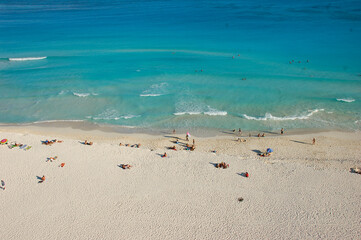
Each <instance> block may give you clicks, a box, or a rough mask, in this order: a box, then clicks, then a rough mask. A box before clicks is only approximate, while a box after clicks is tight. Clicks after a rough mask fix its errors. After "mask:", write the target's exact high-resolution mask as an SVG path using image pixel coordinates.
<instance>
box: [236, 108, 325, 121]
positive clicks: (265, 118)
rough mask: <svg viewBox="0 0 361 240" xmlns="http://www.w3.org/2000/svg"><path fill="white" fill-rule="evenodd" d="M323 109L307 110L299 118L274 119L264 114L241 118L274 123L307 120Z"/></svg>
mask: <svg viewBox="0 0 361 240" xmlns="http://www.w3.org/2000/svg"><path fill="white" fill-rule="evenodd" d="M322 111H324V109H315V110H309V111H308V112H309V113H308V114H305V115H301V116H290V117H275V116H273V115H272V114H270V113H266V114H265V116H264V117H252V116H248V115H247V114H243V115H242V116H243V117H244V118H245V119H248V120H256V121H267V120H275V121H289V120H305V119H309V118H310V117H311V116H312V115H313V114H315V113H318V112H322Z"/></svg>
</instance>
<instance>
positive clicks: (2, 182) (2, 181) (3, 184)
mask: <svg viewBox="0 0 361 240" xmlns="http://www.w3.org/2000/svg"><path fill="white" fill-rule="evenodd" d="M0 188H1V189H2V190H5V182H4V180H1V187H0Z"/></svg>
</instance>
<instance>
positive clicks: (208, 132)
mask: <svg viewBox="0 0 361 240" xmlns="http://www.w3.org/2000/svg"><path fill="white" fill-rule="evenodd" d="M62 128H63V129H69V128H70V129H73V130H75V131H78V130H80V131H81V132H83V133H85V132H89V133H91V132H94V131H98V132H103V133H104V134H106V135H109V136H110V135H116V134H118V135H123V134H129V135H132V134H141V135H149V136H156V137H157V136H158V137H160V136H162V135H165V134H172V131H173V129H169V128H168V129H167V128H149V127H137V126H122V125H112V124H99V123H93V122H88V121H86V120H54V121H42V122H32V123H0V130H1V129H14V130H15V131H17V129H18V130H20V129H24V130H25V129H26V130H27V131H30V132H31V130H33V131H34V132H38V133H49V131H54V133H59V129H62ZM175 130H176V134H183V135H185V134H186V133H187V132H191V134H192V135H194V136H195V137H197V138H210V137H222V136H229V135H233V136H235V137H240V136H239V134H238V129H235V130H236V131H235V132H234V133H233V132H232V130H231V129H217V128H194V127H192V128H188V129H186V128H176V129H175ZM280 130H281V129H277V130H245V131H243V130H242V137H244V138H248V137H249V134H251V136H252V137H257V134H258V133H261V134H262V133H265V135H266V136H267V137H276V136H281V134H280ZM60 132H61V131H60ZM327 132H344V133H355V132H359V131H358V130H349V129H340V128H329V129H321V128H294V129H285V133H286V134H287V135H288V136H292V135H305V134H319V133H327ZM67 136H69V135H68V134H67ZM89 136H90V135H89Z"/></svg>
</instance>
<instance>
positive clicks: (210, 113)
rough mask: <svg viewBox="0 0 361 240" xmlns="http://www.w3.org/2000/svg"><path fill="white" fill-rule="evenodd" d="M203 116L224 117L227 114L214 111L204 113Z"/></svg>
mask: <svg viewBox="0 0 361 240" xmlns="http://www.w3.org/2000/svg"><path fill="white" fill-rule="evenodd" d="M204 114H205V115H209V116H225V115H227V114H228V113H227V112H225V111H214V112H204Z"/></svg>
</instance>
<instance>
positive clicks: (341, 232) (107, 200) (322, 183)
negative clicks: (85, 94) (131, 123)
mask: <svg viewBox="0 0 361 240" xmlns="http://www.w3.org/2000/svg"><path fill="white" fill-rule="evenodd" d="M177 136H179V137H183V134H182V135H177ZM5 137H6V138H8V139H9V140H10V141H16V142H20V143H24V144H29V145H32V146H33V147H32V148H31V149H30V150H28V151H23V150H20V149H19V148H14V149H9V148H8V147H7V146H0V156H1V157H0V179H3V180H4V181H5V183H6V190H5V191H2V190H0V200H1V204H0V212H1V218H0V226H1V227H0V239H320V238H322V239H360V236H361V175H359V174H354V173H350V172H349V169H350V168H351V167H354V166H357V165H358V166H361V141H360V140H361V134H360V133H342V132H325V133H318V134H316V135H294V136H288V135H285V136H280V137H266V138H260V139H258V138H252V139H248V140H247V142H246V143H239V142H236V141H234V140H235V139H236V137H235V136H234V135H224V136H219V137H214V138H203V139H196V144H197V149H196V150H195V151H194V152H190V151H185V150H178V151H173V150H167V149H166V148H165V146H172V145H175V144H173V143H171V142H170V140H173V139H172V138H167V137H163V136H147V135H140V134H133V135H132V134H128V135H117V134H111V133H107V134H106V133H102V132H99V131H88V132H86V131H80V130H73V129H67V128H61V129H60V128H57V129H54V128H52V129H51V128H34V127H32V128H31V127H17V128H4V127H2V128H0V138H1V139H2V138H5ZM312 137H316V145H315V146H313V145H310V144H308V143H311V141H312ZM54 138H56V139H61V140H64V142H63V143H56V144H54V145H52V146H45V145H41V143H40V140H45V139H54ZM85 138H87V139H88V140H92V141H94V142H95V143H94V145H93V146H85V145H82V144H80V143H79V141H80V140H84V139H85ZM1 139H0V140H1ZM291 140H293V141H291ZM294 141H299V142H294ZM119 142H122V143H129V144H135V143H141V144H142V146H141V147H140V148H139V149H136V148H131V147H119V146H118V144H119ZM182 142H183V141H182ZM300 142H305V143H307V144H303V143H300ZM177 147H178V148H180V147H179V146H178V145H177ZM267 147H272V148H273V149H274V150H275V153H274V154H273V155H272V156H271V157H270V158H261V157H258V156H257V154H256V153H255V152H254V151H252V150H265V149H266V148H267ZM151 149H154V151H151ZM213 149H215V150H217V151H218V152H217V153H216V154H214V153H211V152H210V150H213ZM164 152H167V153H168V155H169V157H167V158H161V157H160V156H159V155H158V154H162V153H164ZM54 156H58V159H57V160H56V161H54V162H46V158H47V157H54ZM221 161H225V162H227V163H229V165H230V167H229V168H228V169H217V168H215V167H214V166H213V165H212V164H211V163H218V162H221ZM62 162H64V163H65V164H66V165H65V167H64V168H61V167H58V165H59V164H60V163H62ZM122 163H129V164H131V165H133V166H134V167H133V168H132V169H130V170H123V169H121V168H119V167H118V165H119V164H122ZM245 171H248V172H249V174H250V177H249V178H245V177H243V176H241V175H239V174H240V173H242V172H245ZM42 175H45V177H46V180H45V182H43V183H38V181H39V180H38V179H37V176H40V177H41V176H42ZM239 197H243V198H244V201H243V202H239V201H238V200H237V199H238V198H239Z"/></svg>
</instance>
